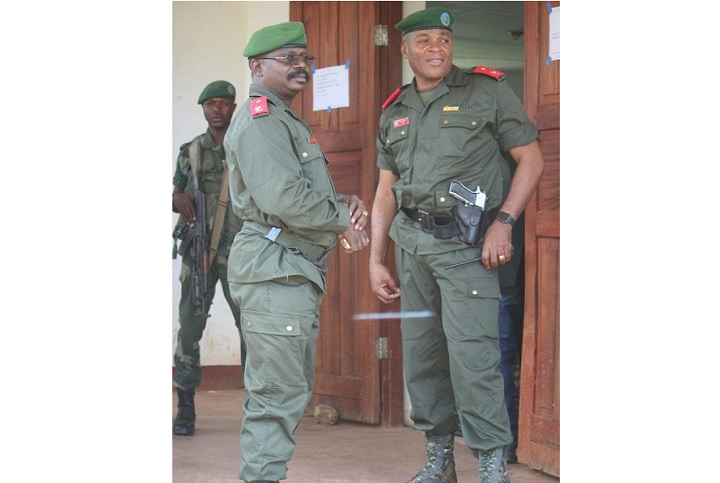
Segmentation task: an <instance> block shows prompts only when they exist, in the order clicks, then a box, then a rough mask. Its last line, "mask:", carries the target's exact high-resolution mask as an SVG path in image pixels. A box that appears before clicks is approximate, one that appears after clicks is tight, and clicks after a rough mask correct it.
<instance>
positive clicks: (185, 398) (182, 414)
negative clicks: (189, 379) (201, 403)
mask: <svg viewBox="0 0 720 483" xmlns="http://www.w3.org/2000/svg"><path fill="white" fill-rule="evenodd" d="M176 390H177V395H178V411H177V416H176V417H175V421H173V434H177V435H180V436H192V435H193V434H195V389H190V390H189V391H183V390H182V389H179V388H176Z"/></svg>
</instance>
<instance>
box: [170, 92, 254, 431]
mask: <svg viewBox="0 0 720 483" xmlns="http://www.w3.org/2000/svg"><path fill="white" fill-rule="evenodd" d="M198 104H200V105H201V106H202V109H203V114H204V115H205V119H206V120H207V122H208V129H207V131H206V132H205V133H203V134H200V135H199V136H197V137H196V138H194V139H193V140H192V141H190V142H188V143H185V144H183V145H182V146H180V154H179V155H178V159H177V164H176V167H175V175H174V177H173V185H174V188H173V196H172V201H173V202H172V206H173V211H174V212H176V213H180V215H181V216H180V217H179V219H178V223H177V226H176V228H175V232H174V233H175V234H182V233H184V232H185V231H186V228H187V226H188V224H192V223H194V220H195V208H194V205H193V196H192V192H193V190H194V189H195V186H194V181H193V174H192V170H191V168H190V159H189V154H188V146H190V144H191V143H192V142H194V141H196V140H199V141H200V144H201V146H202V148H201V151H202V154H201V157H202V159H201V163H200V164H201V170H202V171H201V183H202V189H203V191H204V193H205V203H206V215H207V231H208V236H212V232H211V231H212V226H213V223H214V221H215V213H216V212H217V209H218V201H219V200H220V188H221V182H222V178H223V168H224V163H225V149H224V148H223V141H224V139H225V132H226V131H227V128H228V126H229V125H230V120H231V119H232V115H233V112H234V111H235V107H236V104H235V87H234V86H233V85H232V84H230V83H229V82H226V81H222V80H219V81H215V82H211V83H210V84H208V85H207V86H206V87H205V89H203V91H202V93H201V94H200V97H199V98H198ZM240 228H242V221H241V220H240V218H238V216H237V215H236V214H235V213H233V211H232V210H231V209H230V208H229V207H228V208H227V210H226V211H225V220H224V223H223V226H222V233H221V235H220V240H219V243H218V247H217V254H216V255H215V258H214V260H213V263H212V266H211V267H210V274H209V290H210V293H209V295H208V297H207V300H209V303H208V307H206V311H209V310H210V307H209V304H211V303H212V299H213V297H214V295H215V287H216V285H217V282H218V280H220V283H221V284H222V288H223V294H224V295H225V300H227V303H228V304H229V305H230V310H231V311H232V314H233V318H234V319H235V325H236V326H237V327H238V331H239V332H240V330H239V329H240V320H241V318H240V308H239V307H238V305H237V304H236V303H235V302H234V301H233V300H232V298H231V297H230V289H229V287H228V280H227V269H228V256H229V255H230V248H231V246H232V242H233V239H234V238H235V234H236V233H237V232H238V231H240ZM181 237H182V235H180V236H178V237H177V239H176V243H177V241H178V240H180V239H181ZM176 250H177V245H176V246H175V248H174V249H173V258H175V257H176ZM190 252H191V251H190V250H187V251H186V252H185V254H184V256H183V258H182V269H181V272H180V283H181V294H180V306H179V313H180V317H179V318H180V330H179V331H178V338H177V348H176V350H175V356H174V361H175V377H174V379H173V386H174V387H175V389H176V391H177V394H178V413H177V416H176V418H175V420H174V421H173V434H177V435H181V436H190V435H192V434H194V433H195V400H194V398H195V388H196V387H197V386H198V385H200V377H201V369H200V339H201V338H202V335H203V331H204V330H205V325H206V323H207V317H206V316H207V314H206V313H203V310H202V307H201V306H198V305H193V303H192V281H191V277H190V274H191V270H192V266H193V263H194V260H193V257H192V254H191V253H190ZM240 345H241V363H242V365H243V366H244V365H245V352H246V350H245V342H244V339H243V337H242V333H240Z"/></svg>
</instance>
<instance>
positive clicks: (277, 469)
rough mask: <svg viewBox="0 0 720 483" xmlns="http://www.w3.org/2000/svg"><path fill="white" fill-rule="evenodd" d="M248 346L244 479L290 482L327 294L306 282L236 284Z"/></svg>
mask: <svg viewBox="0 0 720 483" xmlns="http://www.w3.org/2000/svg"><path fill="white" fill-rule="evenodd" d="M230 288H231V290H232V294H233V297H234V298H235V299H236V300H242V331H243V335H244V337H245V341H246V342H247V347H248V355H247V364H246V366H245V401H244V403H243V423H242V429H241V431H240V453H241V461H240V474H239V476H240V479H241V480H245V481H255V480H270V481H277V480H283V479H285V478H287V462H288V461H290V458H291V457H292V455H293V452H294V451H295V438H294V437H293V433H294V432H295V429H296V428H297V426H298V424H299V423H300V419H301V418H302V416H303V414H304V412H305V409H306V407H307V405H308V403H309V402H310V396H311V395H312V389H313V383H314V380H315V342H316V340H317V336H318V330H319V328H320V303H321V302H322V299H323V295H324V294H323V292H322V290H321V289H320V288H319V287H318V286H317V285H315V284H314V283H312V282H310V281H309V280H308V279H306V278H305V277H301V276H290V277H287V278H279V279H274V280H268V281H263V282H256V283H240V284H238V283H231V284H230Z"/></svg>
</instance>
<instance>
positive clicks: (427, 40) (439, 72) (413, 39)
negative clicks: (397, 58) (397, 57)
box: [400, 29, 452, 92]
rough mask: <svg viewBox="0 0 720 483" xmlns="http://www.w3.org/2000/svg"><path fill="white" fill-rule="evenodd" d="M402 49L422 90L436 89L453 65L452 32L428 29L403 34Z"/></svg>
mask: <svg viewBox="0 0 720 483" xmlns="http://www.w3.org/2000/svg"><path fill="white" fill-rule="evenodd" d="M400 51H401V52H402V55H403V57H404V58H406V59H407V60H408V63H409V64H410V68H411V69H412V70H413V73H414V74H415V80H416V81H417V88H418V90H419V91H420V92H423V91H428V90H431V89H434V88H435V86H437V85H438V84H439V83H440V81H441V80H442V79H443V77H445V75H447V73H448V72H449V71H450V68H451V67H452V32H451V31H449V30H446V29H426V30H415V31H412V32H408V33H406V34H405V35H404V36H403V41H402V45H401V46H400Z"/></svg>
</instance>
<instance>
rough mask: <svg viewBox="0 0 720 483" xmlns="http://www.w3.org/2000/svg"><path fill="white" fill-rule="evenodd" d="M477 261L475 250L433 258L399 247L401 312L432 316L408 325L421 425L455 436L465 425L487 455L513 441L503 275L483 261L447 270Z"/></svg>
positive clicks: (405, 338)
mask: <svg viewBox="0 0 720 483" xmlns="http://www.w3.org/2000/svg"><path fill="white" fill-rule="evenodd" d="M477 256H478V250H477V249H476V248H473V247H468V248H467V249H464V250H458V251H453V252H448V253H438V254H431V255H413V254H410V253H408V252H407V251H405V250H403V249H402V248H400V247H398V246H397V245H396V248H395V257H396V258H395V259H396V261H397V271H398V278H399V280H400V288H401V291H402V295H401V297H400V307H401V310H402V311H403V312H425V313H426V314H422V313H420V314H417V315H419V316H418V317H403V318H402V321H401V325H400V328H401V331H402V343H403V367H404V372H405V380H406V384H407V389H408V393H409V396H410V402H411V404H412V412H411V415H410V417H411V419H412V420H413V422H414V427H415V429H418V430H421V431H424V432H425V433H427V434H431V435H440V434H452V433H454V432H455V430H456V429H457V425H458V423H459V424H460V427H461V429H462V434H463V438H464V439H465V442H466V443H467V445H468V446H469V447H470V448H471V449H473V450H479V451H485V450H489V449H493V448H497V447H500V446H506V445H508V444H510V443H511V442H512V434H511V433H510V424H509V419H508V414H507V409H506V407H505V397H504V392H503V377H502V374H501V373H500V371H499V370H498V363H499V361H500V344H499V339H498V333H499V325H498V309H499V299H500V287H499V284H498V278H497V270H486V269H485V267H484V266H483V265H482V264H481V263H480V262H473V263H470V264H466V265H462V266H459V267H456V268H451V269H448V270H446V269H445V267H446V266H447V265H450V264H452V263H456V262H460V261H464V260H469V259H472V258H475V257H477ZM425 315H426V316H425Z"/></svg>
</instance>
